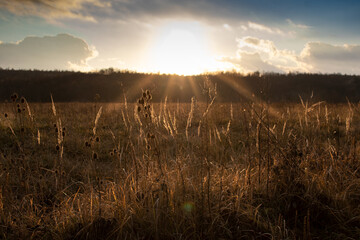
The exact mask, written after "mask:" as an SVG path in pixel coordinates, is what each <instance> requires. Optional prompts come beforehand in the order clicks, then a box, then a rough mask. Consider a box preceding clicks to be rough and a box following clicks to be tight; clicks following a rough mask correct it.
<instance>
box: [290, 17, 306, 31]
mask: <svg viewBox="0 0 360 240" xmlns="http://www.w3.org/2000/svg"><path fill="white" fill-rule="evenodd" d="M286 21H287V22H288V23H289V24H290V25H291V26H292V27H296V28H301V29H309V28H311V26H308V25H305V24H297V23H294V22H293V21H292V20H291V19H286Z"/></svg>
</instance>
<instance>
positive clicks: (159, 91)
mask: <svg viewBox="0 0 360 240" xmlns="http://www.w3.org/2000/svg"><path fill="white" fill-rule="evenodd" d="M206 82H208V83H210V85H211V84H212V85H213V86H214V85H216V88H217V93H218V99H217V100H218V101H220V102H238V101H244V100H246V99H250V100H254V99H264V100H269V101H270V102H285V101H286V102H299V101H300V100H299V95H300V96H301V97H302V98H303V99H308V98H310V97H311V96H312V97H313V101H320V100H321V101H327V102H333V103H337V102H346V101H347V99H349V100H350V101H352V102H358V101H360V76H352V75H341V74H303V73H297V74H295V73H290V74H277V73H265V74H263V75H261V74H259V73H258V72H255V73H252V74H247V75H242V74H239V73H231V72H226V73H217V74H209V75H205V74H204V75H198V76H177V75H165V74H145V73H136V72H128V71H122V72H115V71H113V70H111V71H110V70H103V71H100V72H97V73H80V72H66V71H35V70H34V71H29V70H0V101H6V100H10V95H11V94H12V93H14V92H16V93H18V94H19V95H21V96H25V97H26V98H27V99H28V101H31V102H48V101H50V93H51V94H52V95H53V97H54V100H55V101H57V102H70V101H78V102H89V101H93V100H94V96H95V95H96V94H99V95H100V96H101V98H100V101H103V102H120V101H123V99H124V94H125V95H126V97H127V100H128V101H129V102H133V101H136V99H137V98H138V97H139V96H140V94H141V92H142V90H145V89H149V90H150V91H151V92H152V94H153V101H154V102H157V101H161V100H163V99H164V98H165V96H167V97H168V100H169V101H179V102H189V101H190V100H191V97H193V96H195V97H196V98H197V99H198V100H199V101H204V100H205V99H206V94H205V92H206V91H204V83H206ZM205 85H206V84H205ZM205 88H206V87H205Z"/></svg>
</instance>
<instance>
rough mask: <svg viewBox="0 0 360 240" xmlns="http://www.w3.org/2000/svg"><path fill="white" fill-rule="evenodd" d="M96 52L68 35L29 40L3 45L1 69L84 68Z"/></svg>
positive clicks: (83, 42) (1, 45) (82, 41)
mask: <svg viewBox="0 0 360 240" xmlns="http://www.w3.org/2000/svg"><path fill="white" fill-rule="evenodd" d="M94 56H96V50H94V49H92V48H91V47H89V45H88V44H87V43H86V42H85V41H84V40H82V39H80V38H76V37H73V36H71V35H68V34H58V35H56V36H45V37H26V38H25V39H24V40H22V41H20V42H18V43H0V66H1V67H3V68H25V69H48V70H51V69H81V68H86V67H88V66H87V60H88V59H90V58H92V57H94Z"/></svg>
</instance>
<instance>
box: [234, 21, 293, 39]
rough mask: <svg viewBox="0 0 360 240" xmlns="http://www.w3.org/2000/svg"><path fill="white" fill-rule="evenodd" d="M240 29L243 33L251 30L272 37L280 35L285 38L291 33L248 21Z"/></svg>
mask: <svg viewBox="0 0 360 240" xmlns="http://www.w3.org/2000/svg"><path fill="white" fill-rule="evenodd" d="M240 28H241V29H242V30H243V31H249V30H253V31H255V32H262V33H267V34H272V35H280V36H287V35H291V34H292V33H291V32H289V33H286V32H284V31H282V30H280V29H278V28H271V27H269V26H266V25H263V24H260V23H255V22H251V21H248V22H247V24H245V25H241V26H240Z"/></svg>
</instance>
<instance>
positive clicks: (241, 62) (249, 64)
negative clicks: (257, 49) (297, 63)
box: [222, 52, 283, 73]
mask: <svg viewBox="0 0 360 240" xmlns="http://www.w3.org/2000/svg"><path fill="white" fill-rule="evenodd" d="M222 61H224V62H228V63H231V64H233V66H234V67H235V69H237V70H238V71H240V72H243V73H249V72H255V71H265V72H283V71H282V70H281V69H279V68H277V67H276V66H273V65H271V64H270V63H267V62H265V61H264V60H262V59H261V57H260V54H259V53H246V52H242V53H239V55H238V56H237V57H225V58H222Z"/></svg>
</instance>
